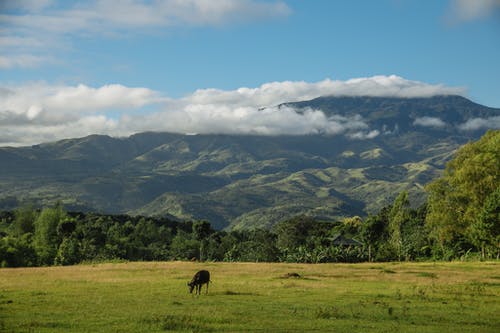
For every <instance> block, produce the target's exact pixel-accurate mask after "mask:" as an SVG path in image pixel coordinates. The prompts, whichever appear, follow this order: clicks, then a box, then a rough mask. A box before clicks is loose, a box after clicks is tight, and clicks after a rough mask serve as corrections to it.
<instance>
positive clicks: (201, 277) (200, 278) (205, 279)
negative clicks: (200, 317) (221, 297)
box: [187, 270, 210, 295]
mask: <svg viewBox="0 0 500 333" xmlns="http://www.w3.org/2000/svg"><path fill="white" fill-rule="evenodd" d="M209 282H210V273H209V272H208V271H205V270H201V271H199V272H197V273H196V274H195V275H194V276H193V279H192V280H191V282H188V284H187V285H188V287H189V292H190V293H191V294H192V293H193V289H194V288H195V287H196V291H195V295H196V294H198V295H199V294H200V292H201V287H202V286H203V285H204V284H205V283H206V284H207V291H206V294H208V283H209Z"/></svg>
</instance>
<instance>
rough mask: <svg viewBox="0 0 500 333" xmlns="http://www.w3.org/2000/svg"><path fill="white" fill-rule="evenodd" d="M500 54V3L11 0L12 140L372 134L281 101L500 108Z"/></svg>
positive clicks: (5, 29) (8, 114)
mask: <svg viewBox="0 0 500 333" xmlns="http://www.w3.org/2000/svg"><path fill="white" fill-rule="evenodd" d="M499 59H500V0H378V1H369V0H363V1H362V0H349V1H347V0H346V1H342V0H335V1H332V0H268V1H265V0H164V1H159V0H149V1H145V0H144V1H141V0H95V1H56V0H0V146H20V145H30V144H36V143H40V142H47V141H54V140H59V139H63V138H70V137H80V136H85V135H89V134H108V135H113V136H127V135H130V134H133V133H137V132H141V131H171V132H179V133H231V134H238V133H242V134H248V133H255V134H266V135H277V134H309V133H316V132H321V133H329V134H332V135H336V134H345V133H347V132H349V133H350V134H351V135H354V136H355V137H358V138H370V137H374V136H376V135H379V133H377V132H375V131H373V130H370V129H367V128H366V126H364V122H363V120H362V119H342V118H339V117H330V118H327V117H326V116H325V115H324V114H323V113H322V112H321V110H309V111H308V112H305V113H301V114H299V113H297V112H295V110H293V109H290V108H280V109H279V108H277V107H276V106H277V105H279V104H281V103H284V102H291V101H300V100H308V99H312V98H315V97H318V96H322V95H338V96H341V95H347V96H358V95H370V96H396V97H420V96H422V97H425V96H433V95H442V94H458V95H462V96H465V97H467V98H470V99H471V100H473V101H475V102H477V103H480V104H484V105H487V106H491V107H497V108H500V60H499ZM471 121H472V120H471ZM418 122H419V123H418V124H419V125H422V126H426V125H427V126H435V125H437V126H438V127H439V126H442V123H440V119H420V120H418ZM476 123H478V122H477V121H476ZM481 124H483V125H482V126H485V127H487V126H493V127H494V128H498V127H500V118H495V119H493V120H492V121H487V120H486V121H484V120H482V122H481ZM488 124H490V125H488ZM491 124H493V125H491ZM464 128H465V127H464ZM353 131H355V132H353Z"/></svg>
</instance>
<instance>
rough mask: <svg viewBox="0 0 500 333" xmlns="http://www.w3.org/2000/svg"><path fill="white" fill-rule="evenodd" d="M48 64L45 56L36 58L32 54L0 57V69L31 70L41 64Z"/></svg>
mask: <svg viewBox="0 0 500 333" xmlns="http://www.w3.org/2000/svg"><path fill="white" fill-rule="evenodd" d="M47 62H50V59H49V58H48V57H45V56H37V55H32V54H17V55H12V56H1V55H0V69H2V68H3V69H9V68H16V67H22V68H32V67H38V66H39V65H40V64H42V63H47Z"/></svg>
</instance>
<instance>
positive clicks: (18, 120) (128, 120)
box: [0, 75, 477, 146]
mask: <svg viewBox="0 0 500 333" xmlns="http://www.w3.org/2000/svg"><path fill="white" fill-rule="evenodd" d="M463 93H464V90H463V89H462V88H454V87H447V86H444V85H431V84H427V83H423V82H418V81H410V80H406V79H404V78H401V77H398V76H394V75H392V76H374V77H368V78H356V79H351V80H346V81H340V80H331V79H325V80H323V81H319V82H312V83H308V82H304V81H285V82H271V83H266V84H263V85H261V86H260V87H257V88H239V89H235V90H220V89H200V90H197V91H195V92H193V93H191V94H189V95H187V96H185V97H183V98H177V99H174V98H169V97H167V96H165V95H164V94H162V93H161V92H158V91H154V90H152V89H148V88H144V87H126V86H123V85H119V84H111V85H104V86H102V87H97V88H94V87H89V86H87V85H83V84H80V85H77V86H60V85H50V84H47V83H31V84H27V85H22V86H10V87H3V88H2V87H0V132H1V133H2V135H1V137H0V140H1V141H0V145H2V146H5V145H16V146H19V145H26V144H35V143H40V142H46V141H54V140H58V139H62V138H68V137H79V136H85V135H89V134H108V135H113V136H127V135H130V134H133V133H137V132H142V131H168V132H175V133H200V134H205V133H226V134H261V135H283V134H288V135H302V134H315V133H324V134H329V135H340V134H342V135H346V136H348V137H350V138H354V139H370V138H374V137H376V136H378V135H379V134H380V132H379V130H378V129H374V128H370V126H369V125H368V123H367V122H366V121H365V120H364V119H363V118H362V117H361V116H355V117H351V118H346V117H342V116H340V115H334V116H330V117H328V116H326V115H325V114H324V113H323V112H322V111H321V110H314V109H307V110H301V112H296V110H294V109H293V108H291V107H287V106H281V107H279V105H280V104H282V103H286V102H294V101H302V100H309V99H313V98H316V97H319V96H326V95H330V96H390V97H430V96H434V95H448V94H463ZM416 124H418V125H423V126H431V125H434V126H436V125H438V126H439V125H440V124H439V121H438V120H437V119H431V118H428V117H427V118H423V119H420V120H416ZM464 126H465V125H464ZM471 126H473V125H470V126H466V127H471ZM474 126H477V125H474Z"/></svg>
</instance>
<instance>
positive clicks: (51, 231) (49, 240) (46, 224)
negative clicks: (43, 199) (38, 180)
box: [33, 204, 66, 265]
mask: <svg viewBox="0 0 500 333" xmlns="http://www.w3.org/2000/svg"><path fill="white" fill-rule="evenodd" d="M65 217H66V213H65V212H64V210H63V209H62V206H61V205H60V204H58V205H56V206H55V207H54V208H45V209H43V210H42V211H41V213H40V215H39V216H38V217H37V219H36V220H35V223H34V225H35V234H34V236H33V245H34V248H35V252H36V254H37V256H38V259H39V264H41V265H52V264H53V263H54V258H55V256H56V254H57V249H58V247H59V243H60V242H61V240H62V237H61V236H60V235H59V234H58V233H57V227H58V225H59V223H60V222H61V221H62V220H64V218H65Z"/></svg>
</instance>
